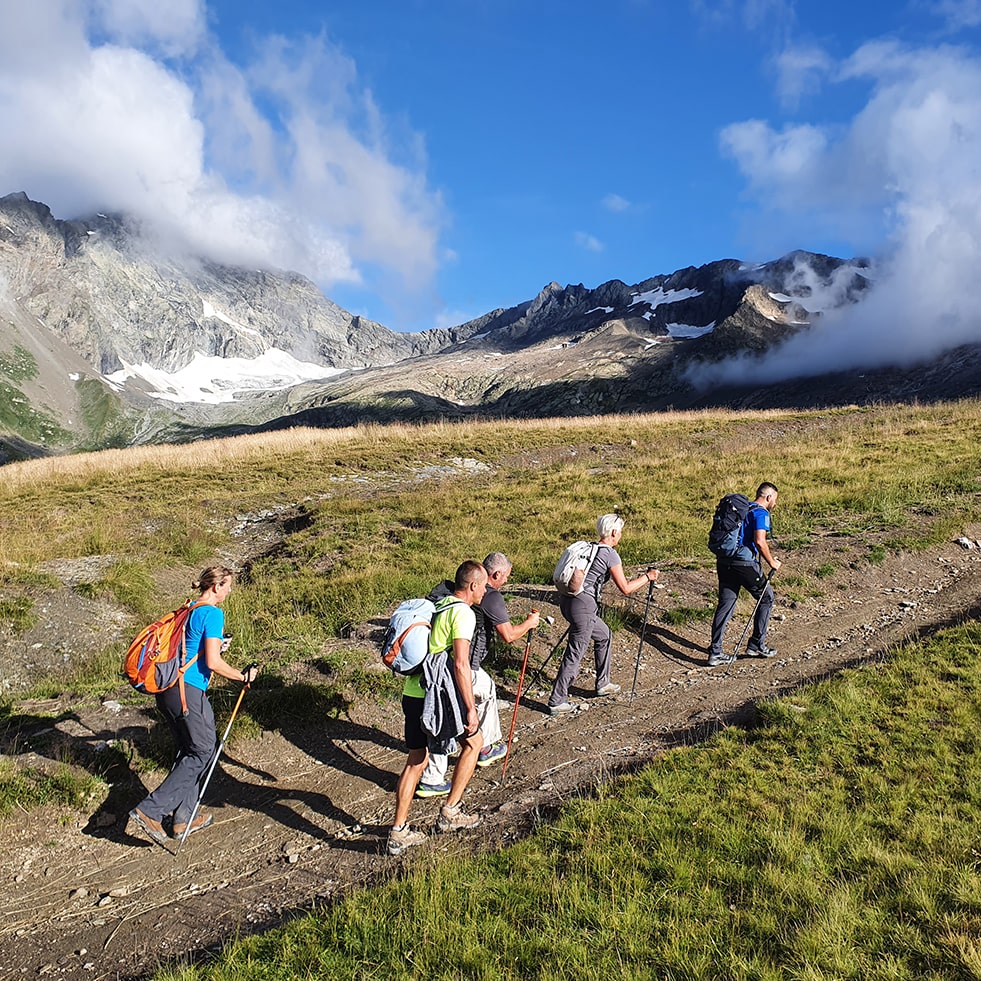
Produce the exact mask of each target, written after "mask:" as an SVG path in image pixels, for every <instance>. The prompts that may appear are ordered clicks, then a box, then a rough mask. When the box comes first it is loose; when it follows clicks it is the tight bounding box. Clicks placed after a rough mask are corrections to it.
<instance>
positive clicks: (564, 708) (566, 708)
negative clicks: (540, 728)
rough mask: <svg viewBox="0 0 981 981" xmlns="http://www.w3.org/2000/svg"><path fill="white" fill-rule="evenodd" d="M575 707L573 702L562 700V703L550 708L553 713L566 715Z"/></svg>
mask: <svg viewBox="0 0 981 981" xmlns="http://www.w3.org/2000/svg"><path fill="white" fill-rule="evenodd" d="M574 708H575V705H573V704H572V702H562V703H561V704H560V705H550V706H549V707H548V710H549V712H550V713H551V714H552V715H565V713H566V712H571V711H572V710H573V709H574Z"/></svg>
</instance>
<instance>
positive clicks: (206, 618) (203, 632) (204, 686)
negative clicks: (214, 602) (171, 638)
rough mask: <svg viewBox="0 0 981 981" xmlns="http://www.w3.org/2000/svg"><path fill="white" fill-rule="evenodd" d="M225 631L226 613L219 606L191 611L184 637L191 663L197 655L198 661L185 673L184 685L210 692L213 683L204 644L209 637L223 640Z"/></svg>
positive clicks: (196, 608)
mask: <svg viewBox="0 0 981 981" xmlns="http://www.w3.org/2000/svg"><path fill="white" fill-rule="evenodd" d="M224 630H225V612H224V610H222V609H221V608H220V607H217V606H207V605H205V606H196V607H195V608H194V609H193V610H191V615H190V616H189V617H188V619H187V633H186V634H185V635H184V637H185V641H186V643H187V659H188V660H189V661H190V659H191V658H192V657H194V655H195V654H197V656H198V659H197V660H196V661H195V662H194V663H193V664H192V665H191V666H190V667H189V668H188V669H187V670H186V671H185V672H184V683H185V684H187V685H191V687H192V688H200V689H201V691H207V690H208V682H209V681H211V671H210V670H208V666H207V664H206V663H205V660H204V642H205V641H206V640H207V639H208V638H209V637H217V638H218V639H219V640H221V637H222V634H223V633H224Z"/></svg>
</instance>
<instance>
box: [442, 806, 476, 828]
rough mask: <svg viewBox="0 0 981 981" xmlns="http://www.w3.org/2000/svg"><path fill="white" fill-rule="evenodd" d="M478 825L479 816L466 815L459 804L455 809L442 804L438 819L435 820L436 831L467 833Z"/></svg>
mask: <svg viewBox="0 0 981 981" xmlns="http://www.w3.org/2000/svg"><path fill="white" fill-rule="evenodd" d="M478 824H480V815H479V814H467V813H466V812H465V811H464V810H463V808H462V807H461V806H460V805H459V804H457V805H456V806H455V807H449V806H448V805H446V804H444V805H443V806H442V807H441V808H440V809H439V817H438V818H436V830H437V831H468V830H469V829H470V828H476V827H477V825H478Z"/></svg>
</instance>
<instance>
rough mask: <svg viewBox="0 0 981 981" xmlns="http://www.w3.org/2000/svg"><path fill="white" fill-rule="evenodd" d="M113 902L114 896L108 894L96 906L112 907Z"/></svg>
mask: <svg viewBox="0 0 981 981" xmlns="http://www.w3.org/2000/svg"><path fill="white" fill-rule="evenodd" d="M112 901H113V900H112V896H110V895H108V893H107V894H106V895H105V896H103V897H102V898H101V899H100V900H99V902H98V903H96V905H97V906H111V905H112Z"/></svg>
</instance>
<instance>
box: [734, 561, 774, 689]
mask: <svg viewBox="0 0 981 981" xmlns="http://www.w3.org/2000/svg"><path fill="white" fill-rule="evenodd" d="M774 572H776V569H771V570H770V571H769V573H768V574H767V577H766V584H765V585H764V586H763V588H762V589H761V590H760V595H759V596H758V597H757V598H756V606H754V607H753V613H752V615H751V616H750V618H749V619H748V620H747V621H746V626H745V627H743V632H742V633H741V634H740V635H739V640H738V641H737V642H736V646H735V647H734V648H733V650H732V660H731V661H730V662H729V664H728V665H727V666H726V670H725V674H724V675H723V676H722V677H723V678H728V677H729V669H730V668H731V667H732V666H733V665H734V664H735V663H736V658H737V656H738V655H739V648H740V647H742V646H743V640H744V639H745V637H746V631H747V630H749V625H750V624H751V623H755V622H756V611H757V610H758V609H759V608H760V603H762V602H763V597H764V596H766V591H767V590H768V589H769V588H770V580H771V579H772V578H773V574H774Z"/></svg>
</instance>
